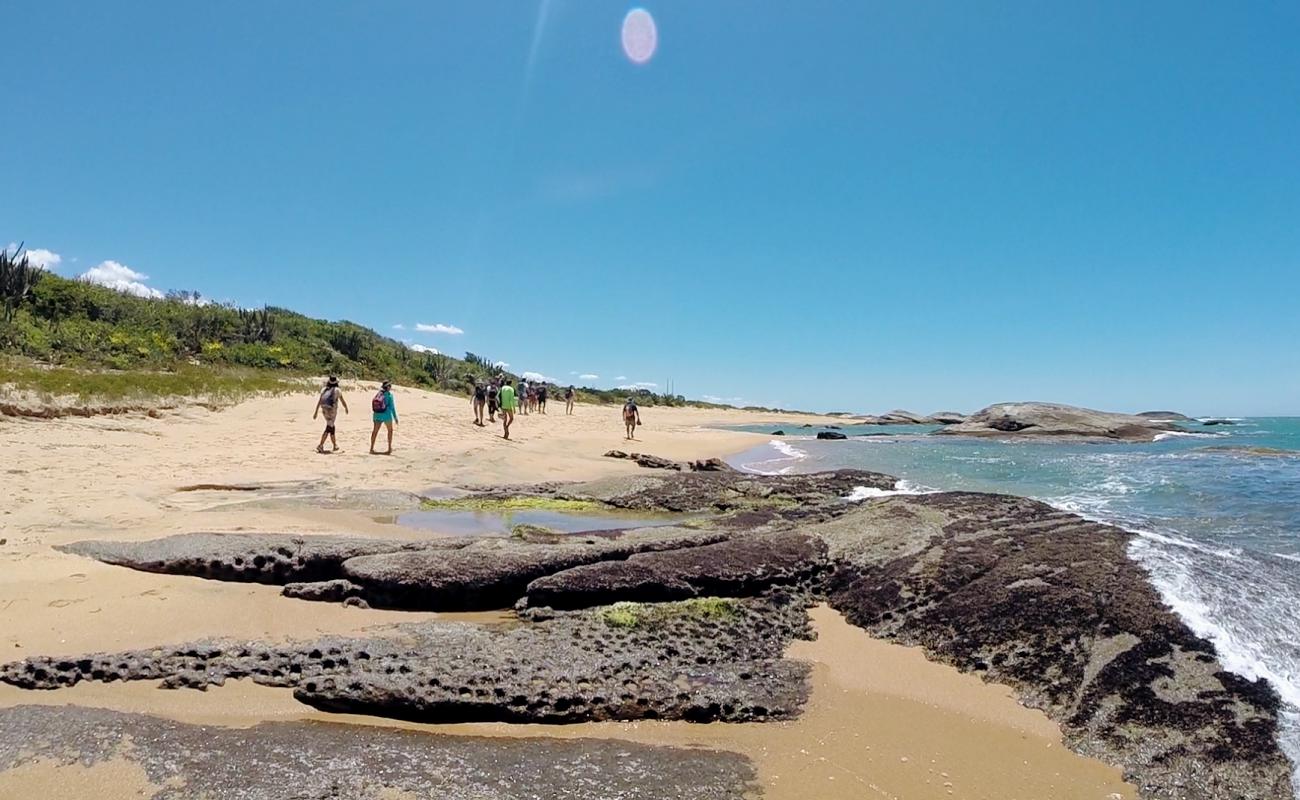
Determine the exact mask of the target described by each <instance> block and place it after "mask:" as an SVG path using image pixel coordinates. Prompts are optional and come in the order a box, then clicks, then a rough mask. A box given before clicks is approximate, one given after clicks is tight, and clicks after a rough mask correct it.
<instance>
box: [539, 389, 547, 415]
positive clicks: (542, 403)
mask: <svg viewBox="0 0 1300 800" xmlns="http://www.w3.org/2000/svg"><path fill="white" fill-rule="evenodd" d="M537 410H538V411H539V412H541V413H542V414H545V413H546V384H545V383H542V384H541V385H540V386H538V387H537Z"/></svg>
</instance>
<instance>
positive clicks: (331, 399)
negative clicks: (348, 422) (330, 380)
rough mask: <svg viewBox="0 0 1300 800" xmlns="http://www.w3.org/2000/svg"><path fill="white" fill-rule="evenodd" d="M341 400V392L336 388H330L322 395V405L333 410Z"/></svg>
mask: <svg viewBox="0 0 1300 800" xmlns="http://www.w3.org/2000/svg"><path fill="white" fill-rule="evenodd" d="M338 400H339V390H338V387H336V386H330V387H329V388H327V389H326V390H325V391H323V392H321V393H320V404H321V405H323V406H325V407H326V408H333V407H334V404H335V403H337V402H338Z"/></svg>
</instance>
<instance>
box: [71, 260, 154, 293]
mask: <svg viewBox="0 0 1300 800" xmlns="http://www.w3.org/2000/svg"><path fill="white" fill-rule="evenodd" d="M81 279H82V280H83V281H87V282H89V283H97V284H99V285H100V286H107V287H108V288H110V289H116V290H117V291H119V292H126V293H127V294H133V295H135V296H136V297H152V298H161V297H162V296H163V293H162V292H160V291H158V290H157V289H155V288H153V287H152V286H146V285H145V281H147V280H149V276H148V275H145V274H144V273H143V272H136V271H135V270H133V269H131V268H130V267H128V266H127V265H125V264H120V263H118V262H116V261H111V260H110V261H101V262H99V264H98V265H96V266H94V267H91V268H90V269H88V270H86V271H85V272H83V273H82V274H81Z"/></svg>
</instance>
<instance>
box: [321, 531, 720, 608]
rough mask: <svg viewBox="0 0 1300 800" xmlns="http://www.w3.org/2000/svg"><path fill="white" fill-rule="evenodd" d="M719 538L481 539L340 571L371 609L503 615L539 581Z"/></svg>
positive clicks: (382, 557) (664, 534) (377, 558)
mask: <svg viewBox="0 0 1300 800" xmlns="http://www.w3.org/2000/svg"><path fill="white" fill-rule="evenodd" d="M723 536H724V534H722V533H719V532H711V531H698V530H689V529H684V528H670V527H664V528H648V529H644V530H632V531H629V532H627V533H625V534H622V535H620V536H616V537H610V538H603V537H602V538H594V537H593V538H587V539H583V538H580V537H573V538H572V539H571V540H565V541H563V542H561V543H559V544H532V543H528V542H520V541H517V540H513V539H486V538H485V539H481V540H480V541H478V542H475V543H474V544H473V545H472V546H470V547H466V548H462V549H460V550H444V551H424V552H410V551H402V552H394V553H380V554H377V555H370V556H360V557H358V558H353V559H349V560H347V561H345V562H343V564H342V565H341V568H340V570H341V573H342V577H343V578H344V579H346V580H347V581H350V582H351V583H353V584H355V585H357V586H359V587H361V589H360V592H359V594H358V596H360V597H362V598H364V599H365V600H366V602H368V603H369V604H370V605H371V606H375V607H383V608H403V609H419V610H428V611H453V610H459V611H463V610H479V609H491V608H508V607H510V606H511V605H513V604H514V602H515V601H516V600H517V599H519V598H520V597H522V596H523V595H524V591H525V589H526V588H527V586H528V584H529V583H531V582H532V581H534V580H537V579H538V578H540V577H542V576H543V575H550V574H551V573H554V572H559V571H560V570H565V569H571V568H573V567H577V566H581V565H583V564H592V563H595V562H597V561H604V560H610V559H620V560H621V559H624V558H627V557H628V556H631V555H633V554H635V553H643V552H650V551H655V550H671V549H675V548H679V547H693V546H697V545H704V544H710V543H713V542H716V541H719V540H720V539H722V538H723Z"/></svg>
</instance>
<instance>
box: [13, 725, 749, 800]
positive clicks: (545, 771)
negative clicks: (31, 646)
mask: <svg viewBox="0 0 1300 800" xmlns="http://www.w3.org/2000/svg"><path fill="white" fill-rule="evenodd" d="M33 759H47V760H50V761H53V762H56V763H61V764H73V763H76V764H81V765H85V766H94V765H96V764H99V763H102V762H107V761H110V760H114V759H127V760H128V761H130V762H132V763H135V764H139V765H140V766H141V767H142V768H143V770H144V772H145V774H146V775H147V776H148V779H149V782H150V783H151V784H153V785H154V786H156V787H159V788H158V791H157V793H155V794H153V795H151V796H152V797H153V798H154V800H192V799H193V798H201V797H220V798H224V800H341V799H342V798H355V799H356V800H392V798H399V797H447V798H476V800H536V798H539V797H545V798H548V799H549V800H588V798H592V797H605V798H620V800H661V799H672V800H688V798H689V799H691V800H695V799H696V798H699V799H700V800H742V799H743V798H746V797H750V796H752V795H751V792H752V790H753V785H754V781H755V775H754V769H753V767H752V766H751V764H750V763H749V761H748V760H747V759H745V758H744V757H743V756H740V755H738V754H735V753H724V752H719V751H716V750H706V749H700V748H691V749H685V748H672V747H656V746H651V745H641V744H634V743H632V742H628V741H622V740H606V739H572V740H560V739H546V738H520V739H513V738H486V737H482V738H480V737H468V736H440V735H436V734H427V733H418V732H414V731H404V730H399V729H392V728H372V727H365V726H359V725H335V724H330V723H323V722H264V723H262V724H260V725H257V726H254V727H252V728H244V729H241V728H220V727H210V726H198V725H187V724H185V723H181V722H174V721H171V720H164V719H158V718H156V717H148V716H144V715H142V714H123V713H120V712H116V711H107V710H103V709H97V708H80V707H76V706H65V707H44V706H19V707H17V708H6V709H0V771H4V770H7V769H10V768H12V767H15V766H18V765H19V764H24V763H28V762H30V761H31V760H33Z"/></svg>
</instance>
